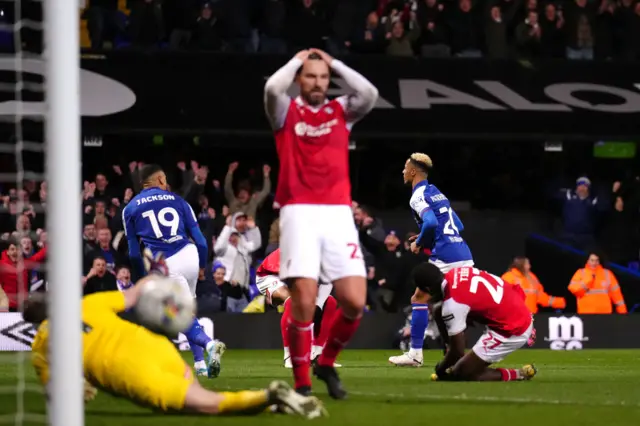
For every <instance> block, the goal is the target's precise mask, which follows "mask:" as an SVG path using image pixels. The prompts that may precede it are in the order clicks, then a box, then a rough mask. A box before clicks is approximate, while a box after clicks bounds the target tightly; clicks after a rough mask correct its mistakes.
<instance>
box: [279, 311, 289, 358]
mask: <svg viewBox="0 0 640 426" xmlns="http://www.w3.org/2000/svg"><path fill="white" fill-rule="evenodd" d="M290 318H291V298H288V299H287V300H285V301H284V310H283V311H282V318H280V332H281V333H282V346H283V347H284V358H285V359H287V358H289V356H290V353H289V331H288V328H289V320H290Z"/></svg>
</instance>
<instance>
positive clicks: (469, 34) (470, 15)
mask: <svg viewBox="0 0 640 426" xmlns="http://www.w3.org/2000/svg"><path fill="white" fill-rule="evenodd" d="M448 24H449V28H451V50H452V51H453V53H454V54H455V55H456V56H458V57H464V58H480V57H482V52H481V51H480V46H481V44H480V43H481V39H482V37H481V31H480V25H479V22H478V19H477V16H476V14H475V11H474V10H473V6H472V4H471V0H458V6H457V7H456V8H455V9H454V10H453V11H452V12H451V16H450V17H449V22H448Z"/></svg>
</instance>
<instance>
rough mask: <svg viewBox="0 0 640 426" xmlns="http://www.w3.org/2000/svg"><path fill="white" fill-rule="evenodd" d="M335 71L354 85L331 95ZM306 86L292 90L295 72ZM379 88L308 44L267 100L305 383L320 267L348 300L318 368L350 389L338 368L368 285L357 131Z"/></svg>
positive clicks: (304, 387) (296, 356)
mask: <svg viewBox="0 0 640 426" xmlns="http://www.w3.org/2000/svg"><path fill="white" fill-rule="evenodd" d="M331 71H334V72H336V73H337V74H339V75H340V77H341V78H342V79H343V80H344V81H345V83H346V84H347V85H349V87H351V89H353V92H354V93H353V94H351V95H348V96H341V97H338V98H336V99H333V100H329V99H327V91H328V89H329V82H330V77H331ZM294 81H295V82H296V83H297V85H298V86H299V89H300V96H298V97H296V98H293V99H292V98H290V97H289V95H288V94H287V90H288V89H289V87H290V86H291V84H292V83H293V82H294ZM377 98H378V90H377V89H376V88H375V87H374V86H373V85H372V84H371V83H370V82H369V81H368V80H367V79H366V78H364V77H363V76H362V75H360V74H358V73H357V72H356V71H354V70H352V69H351V68H349V67H348V66H346V65H345V64H344V63H342V62H341V61H338V60H336V59H333V58H332V57H331V56H329V55H328V54H327V53H325V52H323V51H321V50H318V49H311V50H304V51H301V52H299V53H298V54H296V56H295V57H294V58H293V59H291V60H290V61H289V62H288V63H286V64H285V65H284V66H283V67H282V68H280V69H279V70H278V71H276V72H275V73H274V74H273V75H272V76H271V77H270V78H269V80H268V81H267V83H266V85H265V90H264V104H265V110H266V113H267V117H268V119H269V121H270V123H271V126H272V128H273V132H274V136H275V141H276V148H277V151H278V157H279V159H280V174H279V176H278V188H277V191H276V199H275V201H276V204H278V205H279V206H280V207H281V211H280V249H281V253H280V256H281V258H282V261H281V265H280V278H281V279H282V280H284V281H285V282H286V283H287V285H288V286H289V289H290V291H291V320H290V326H289V332H288V334H289V342H290V350H291V360H292V362H293V376H294V379H295V387H296V390H298V392H299V393H301V394H303V395H305V394H309V393H310V392H311V377H310V376H309V369H310V351H309V348H310V347H311V342H312V339H313V335H312V328H313V316H314V312H315V305H316V304H315V301H316V295H317V292H318V285H317V281H318V277H319V276H321V275H322V276H324V277H326V278H327V279H328V280H329V281H330V282H332V283H333V285H334V288H335V294H336V298H337V299H338V302H339V304H340V309H339V310H338V314H337V315H336V316H335V321H334V322H333V324H332V326H331V329H330V331H329V337H328V340H327V343H326V345H325V347H324V350H323V351H322V354H321V355H320V356H319V357H318V360H317V363H316V364H315V365H314V374H315V376H316V377H318V378H319V379H321V380H323V381H324V382H325V383H326V384H327V388H328V390H329V395H331V397H333V398H336V399H343V398H345V397H346V391H345V390H344V389H343V387H342V383H341V382H340V379H339V377H338V375H337V373H336V371H335V369H334V368H333V363H334V362H335V359H336V357H337V356H338V354H339V353H340V351H341V350H342V348H343V347H344V346H345V345H346V344H347V343H348V342H349V341H350V340H351V337H352V336H353V334H354V333H355V332H356V330H357V328H358V324H359V322H360V318H361V316H362V312H363V311H364V306H365V299H366V292H367V286H366V281H365V276H366V274H365V267H364V261H363V259H362V252H361V251H360V244H359V240H358V231H357V230H356V227H355V224H354V222H353V216H352V213H351V183H350V181H349V134H350V132H351V128H352V126H353V125H354V124H355V123H356V122H357V121H358V120H359V119H361V118H362V117H364V116H365V115H366V114H367V113H368V112H369V111H371V109H372V108H373V107H374V105H375V103H376V100H377Z"/></svg>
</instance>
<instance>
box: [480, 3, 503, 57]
mask: <svg viewBox="0 0 640 426" xmlns="http://www.w3.org/2000/svg"><path fill="white" fill-rule="evenodd" d="M484 30H485V37H486V44H487V55H488V56H489V58H491V59H506V58H507V56H508V54H509V49H508V45H507V23H506V22H505V21H504V20H503V19H502V12H501V11H500V8H499V7H498V6H493V7H492V8H491V9H489V16H488V17H487V18H486V19H485V27H484Z"/></svg>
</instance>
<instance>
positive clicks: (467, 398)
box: [349, 392, 640, 408]
mask: <svg viewBox="0 0 640 426" xmlns="http://www.w3.org/2000/svg"><path fill="white" fill-rule="evenodd" d="M349 394H350V395H356V396H371V397H384V398H394V399H402V398H407V399H420V400H425V401H466V402H508V403H514V404H543V405H584V406H592V407H593V406H605V407H633V408H640V403H638V402H628V401H568V400H559V399H540V398H511V397H499V396H470V395H466V394H460V395H405V394H402V393H375V392H349Z"/></svg>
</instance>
